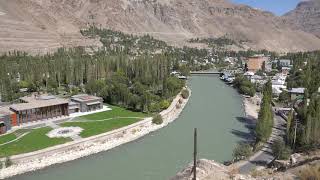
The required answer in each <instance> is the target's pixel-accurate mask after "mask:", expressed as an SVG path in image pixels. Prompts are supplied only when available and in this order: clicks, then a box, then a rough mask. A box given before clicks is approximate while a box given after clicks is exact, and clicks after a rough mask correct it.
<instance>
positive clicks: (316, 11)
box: [284, 0, 320, 38]
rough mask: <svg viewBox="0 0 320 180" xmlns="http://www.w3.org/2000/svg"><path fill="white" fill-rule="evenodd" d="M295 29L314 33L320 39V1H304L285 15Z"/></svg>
mask: <svg viewBox="0 0 320 180" xmlns="http://www.w3.org/2000/svg"><path fill="white" fill-rule="evenodd" d="M284 19H285V20H286V21H287V22H288V23H289V24H290V25H292V26H293V27H295V29H299V30H303V31H305V32H309V33H312V34H314V35H316V36H318V37H319V38H320V0H310V1H302V2H300V3H299V4H298V5H297V7H296V8H295V9H294V10H292V11H290V12H288V13H287V14H285V15H284Z"/></svg>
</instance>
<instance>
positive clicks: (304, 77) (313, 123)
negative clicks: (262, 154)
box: [286, 51, 320, 150]
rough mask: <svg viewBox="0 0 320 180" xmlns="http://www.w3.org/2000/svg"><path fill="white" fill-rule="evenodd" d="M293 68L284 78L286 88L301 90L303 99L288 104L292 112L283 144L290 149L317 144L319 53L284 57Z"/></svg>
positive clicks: (319, 115) (318, 137)
mask: <svg viewBox="0 0 320 180" xmlns="http://www.w3.org/2000/svg"><path fill="white" fill-rule="evenodd" d="M288 58H290V59H292V60H293V69H292V71H291V75H290V76H289V77H288V88H295V87H304V88H305V92H304V95H303V99H297V100H295V101H294V102H291V103H292V106H293V107H294V109H295V111H292V112H290V113H289V116H288V121H287V135H286V137H287V138H286V140H287V144H288V145H289V146H290V147H291V148H292V149H294V150H299V149H300V150H304V149H310V148H314V147H318V146H319V145H320V140H319V139H320V132H319V131H318V129H319V128H320V96H319V92H318V89H319V87H320V73H319V72H320V61H319V60H320V51H315V52H307V53H293V54H288Z"/></svg>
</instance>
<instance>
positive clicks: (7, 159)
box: [4, 157, 13, 167]
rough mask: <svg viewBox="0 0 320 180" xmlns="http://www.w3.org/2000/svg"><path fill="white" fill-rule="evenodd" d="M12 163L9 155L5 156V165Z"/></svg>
mask: <svg viewBox="0 0 320 180" xmlns="http://www.w3.org/2000/svg"><path fill="white" fill-rule="evenodd" d="M12 164H13V163H12V161H11V159H10V158H9V157H6V160H5V162H4V165H5V167H9V166H11V165H12Z"/></svg>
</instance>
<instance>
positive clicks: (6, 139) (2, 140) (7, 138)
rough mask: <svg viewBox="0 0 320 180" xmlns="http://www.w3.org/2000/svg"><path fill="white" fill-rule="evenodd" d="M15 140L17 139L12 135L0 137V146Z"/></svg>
mask: <svg viewBox="0 0 320 180" xmlns="http://www.w3.org/2000/svg"><path fill="white" fill-rule="evenodd" d="M16 138H17V136H16V135H14V134H13V133H10V134H6V135H3V136H0V144H3V143H6V142H9V141H12V140H14V139H16Z"/></svg>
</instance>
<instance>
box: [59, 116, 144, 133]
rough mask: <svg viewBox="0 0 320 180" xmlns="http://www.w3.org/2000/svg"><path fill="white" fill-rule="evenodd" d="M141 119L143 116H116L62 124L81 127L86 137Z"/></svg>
mask: <svg viewBox="0 0 320 180" xmlns="http://www.w3.org/2000/svg"><path fill="white" fill-rule="evenodd" d="M140 120H142V118H115V119H110V120H105V121H87V122H66V123H63V124H60V125H61V126H63V127H69V126H78V127H81V128H82V129H83V131H82V132H81V133H80V136H81V137H83V138H85V137H90V136H94V135H98V134H101V133H104V132H108V131H111V130H114V129H118V128H121V127H124V126H128V125H130V124H133V123H136V122H138V121H140Z"/></svg>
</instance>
